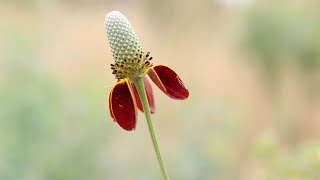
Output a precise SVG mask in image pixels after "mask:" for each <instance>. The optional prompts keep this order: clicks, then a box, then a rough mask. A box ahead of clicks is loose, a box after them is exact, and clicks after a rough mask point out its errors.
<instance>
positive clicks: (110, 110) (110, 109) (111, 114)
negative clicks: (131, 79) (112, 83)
mask: <svg viewBox="0 0 320 180" xmlns="http://www.w3.org/2000/svg"><path fill="white" fill-rule="evenodd" d="M112 90H113V89H111V91H110V93H109V112H110V116H111V117H112V119H113V120H114V121H116V120H115V119H114V115H113V113H112V108H111V94H112Z"/></svg>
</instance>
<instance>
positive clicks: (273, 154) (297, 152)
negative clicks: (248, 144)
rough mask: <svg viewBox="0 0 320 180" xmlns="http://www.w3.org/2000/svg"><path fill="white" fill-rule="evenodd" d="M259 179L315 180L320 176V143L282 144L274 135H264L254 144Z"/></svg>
mask: <svg viewBox="0 0 320 180" xmlns="http://www.w3.org/2000/svg"><path fill="white" fill-rule="evenodd" d="M254 152H255V154H256V158H257V159H258V160H259V162H260V163H259V164H260V166H261V169H262V170H261V171H262V173H261V174H264V175H262V177H261V179H293V180H307V179H308V180H316V179H319V178H320V174H319V172H320V144H317V143H303V144H300V145H298V147H290V146H284V144H283V143H282V142H280V141H279V140H278V138H277V137H275V136H274V135H271V134H268V135H264V136H262V137H260V138H258V139H257V140H256V144H255V145H254Z"/></svg>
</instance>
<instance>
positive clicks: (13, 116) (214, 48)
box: [0, 0, 320, 180]
mask: <svg viewBox="0 0 320 180" xmlns="http://www.w3.org/2000/svg"><path fill="white" fill-rule="evenodd" d="M5 2H6V3H7V4H9V5H11V6H8V7H7V9H6V7H4V8H3V9H4V10H5V11H3V12H5V13H7V14H5V15H7V16H3V17H6V19H5V20H7V21H4V23H3V24H1V25H0V28H1V32H0V38H1V42H0V48H1V49H0V57H1V61H0V64H1V66H0V75H1V76H0V179H1V180H2V179H3V180H17V179H23V180H29V179H30V180H35V179H36V180H37V179H39V180H43V179H45V180H51V179H52V180H53V179H59V180H60V179H61V180H64V179H65V180H74V179H77V180H81V179H83V180H87V179H94V180H99V179H139V180H141V179H159V177H160V176H161V175H160V172H159V169H158V166H157V163H156V159H154V158H155V156H154V154H153V149H152V147H151V141H150V139H149V136H148V131H147V129H146V127H145V126H146V125H145V123H143V122H144V119H143V115H142V114H139V118H141V119H139V124H138V126H139V130H138V128H137V131H135V132H131V133H128V132H125V131H122V130H121V129H119V128H118V126H117V125H116V123H113V122H112V120H111V118H110V117H109V114H108V108H107V95H108V91H109V89H110V87H112V85H113V83H114V82H115V81H114V77H112V75H111V73H110V74H108V73H109V72H110V69H109V68H108V64H110V61H112V59H111V55H110V54H107V56H108V55H110V58H109V57H107V56H106V53H105V52H106V51H108V50H107V49H106V46H107V45H106V42H107V39H106V36H105V32H104V29H103V18H104V15H105V13H106V12H107V11H109V10H113V9H118V10H121V11H126V14H129V15H131V16H135V15H137V16H136V17H130V18H129V19H131V18H132V19H133V20H134V21H135V27H137V29H139V34H140V32H142V33H141V34H143V33H145V34H146V35H145V36H144V38H145V39H151V40H150V42H147V43H149V44H148V46H149V45H150V46H151V48H154V49H156V50H155V54H156V53H158V59H161V58H162V59H168V61H166V63H167V62H168V63H169V61H171V60H172V61H171V62H170V64H175V66H176V67H177V68H179V73H180V72H182V73H184V76H183V79H184V80H185V83H186V86H187V87H188V88H189V90H190V94H191V95H190V98H189V99H188V100H187V101H184V102H181V103H180V102H178V101H174V102H172V103H171V102H170V104H167V103H168V102H169V101H170V100H168V99H167V98H161V97H165V96H164V95H163V94H162V95H160V94H161V92H160V91H159V90H157V88H154V89H155V93H156V99H157V107H159V108H158V109H159V113H158V112H157V113H155V115H154V117H155V119H157V120H155V124H156V123H157V124H156V126H157V132H158V133H159V143H160V146H161V147H162V150H163V153H164V158H165V159H166V163H167V166H168V171H169V174H170V176H171V177H172V179H186V180H193V179H221V180H223V179H227V180H228V179H245V180H250V179H253V180H256V179H258V180H259V179H281V180H282V179H306V180H309V179H310V180H313V179H314V180H316V179H319V178H320V177H319V173H318V172H319V171H320V168H319V167H320V165H319V164H320V158H319V156H320V155H319V153H320V152H319V151H320V146H319V142H317V141H316V142H314V141H311V142H310V141H309V139H308V138H310V139H312V138H313V139H317V138H318V137H319V133H317V131H318V129H317V126H318V123H317V122H318V119H319V118H318V117H319V114H317V113H318V111H319V110H318V109H317V108H318V107H319V98H318V99H317V98H314V97H316V96H312V99H308V98H307V95H309V94H311V93H309V92H310V91H306V90H305V89H306V87H307V86H306V84H308V83H309V85H310V86H309V87H310V89H312V90H313V91H314V94H316V95H319V91H318V89H320V88H319V87H320V86H319V83H318V82H319V81H317V79H316V78H315V80H314V81H313V80H310V79H311V78H310V77H319V76H318V73H319V66H320V62H319V58H320V23H319V22H320V20H319V17H320V16H319V11H318V10H315V9H319V8H318V7H319V6H318V7H315V8H310V9H307V10H305V11H302V9H303V8H304V7H302V8H300V9H299V8H296V9H295V8H291V7H290V6H289V5H288V6H285V7H284V6H282V7H281V6H278V4H277V2H273V3H274V4H276V5H277V6H275V5H273V6H268V7H264V5H263V4H262V5H261V4H260V5H259V3H257V4H258V5H257V6H254V5H252V6H251V5H250V4H249V3H248V4H246V5H247V6H249V7H248V8H243V9H242V8H241V6H237V5H226V4H228V3H223V2H222V1H209V0H207V1H204V2H200V3H199V2H198V1H173V2H171V1H168V0H166V1H154V0H153V1H144V0H142V1H126V0H122V1H111V0H108V1H102V0H94V1H89V0H80V1H77V0H70V1H41V0H31V1H23V0H15V1H9V0H6V1H5ZM225 2H226V1H225ZM228 2H229V3H230V4H232V2H231V1H228ZM234 2H235V1H234ZM237 2H238V1H237ZM239 4H240V1H239ZM271 4H272V3H271ZM16 5H17V7H16ZM231 6H232V7H231ZM2 7H3V6H1V8H2ZM308 10H309V11H308ZM3 12H1V13H3ZM190 12H191V13H190ZM239 15H240V16H239ZM239 17H240V18H239ZM141 18H142V19H141ZM148 18H150V19H148ZM148 20H149V21H148ZM243 20H244V21H243ZM243 26H244V27H245V28H246V30H247V31H245V32H244V34H240V36H241V37H240V38H242V37H245V39H246V43H247V44H246V45H245V48H246V49H245V54H246V55H248V54H249V55H251V54H250V53H253V54H255V55H256V56H253V57H252V56H245V57H244V58H245V59H249V60H250V61H251V62H254V63H256V62H258V63H260V67H261V69H258V70H256V69H255V67H254V68H252V66H249V68H248V66H246V65H247V64H245V65H244V64H238V63H239V61H236V58H237V57H238V55H240V54H237V53H239V52H238V51H233V50H234V49H233V46H232V45H233V44H232V43H234V42H236V43H238V41H239V39H240V38H239V37H237V36H236V35H238V34H239V33H238V32H240V33H242V31H241V30H242V29H241V28H242V27H243ZM145 27H147V28H145ZM150 31H155V32H152V33H154V34H159V36H158V37H155V36H153V37H151V36H148V34H149V35H150ZM235 34H236V35H235ZM139 37H140V36H139ZM141 37H143V36H141ZM162 39H164V40H162ZM230 39H232V40H230ZM168 41H169V43H168ZM159 42H160V43H159ZM99 43H100V44H99ZM147 43H146V44H147ZM150 46H149V47H150ZM248 49H249V50H250V51H248ZM88 52H91V53H88ZM186 52H187V53H186ZM108 53H110V52H108ZM161 56H162V57H161ZM44 57H51V58H52V57H54V58H52V59H51V58H50V59H42V58H44ZM55 57H63V58H62V59H55ZM155 57H156V55H155ZM155 59H156V58H155ZM52 60H53V61H55V63H52V62H51V61H52ZM56 60H57V61H56ZM158 62H163V61H162V60H160V61H158ZM158 62H156V61H155V63H158ZM194 62H197V63H194ZM198 62H200V64H198ZM51 64H54V65H56V66H55V67H53V68H52V69H51V67H50V65H51ZM75 64H76V65H75ZM287 66H288V67H289V66H295V67H297V69H298V71H299V73H297V74H294V73H296V72H295V71H294V73H292V72H293V71H289V73H288V74H286V75H288V76H289V77H290V78H292V77H293V78H301V79H298V80H297V81H294V83H293V85H292V84H290V83H288V84H286V86H284V88H283V91H285V92H283V93H282V94H280V93H279V96H276V98H277V101H276V102H275V103H274V101H275V99H271V98H269V96H268V95H266V94H268V93H269V89H266V88H265V87H264V85H265V84H267V83H268V82H267V81H264V80H261V79H260V77H259V75H260V74H259V73H261V71H260V70H262V71H263V72H265V73H266V74H267V75H268V76H269V77H271V78H270V79H271V80H275V81H277V80H281V76H283V74H282V71H283V70H284V69H285V68H286V67H287ZM100 67H102V68H100ZM90 68H91V69H90ZM84 69H85V70H84ZM88 69H89V70H88ZM69 70H70V72H69ZM73 70H74V71H73ZM98 71H99V72H100V73H96V74H94V73H92V72H98ZM71 73H72V75H71ZM73 73H74V74H73ZM105 74H107V76H104V75H105ZM305 75H306V77H307V78H310V79H304V77H305ZM309 75H310V76H309ZM69 76H71V77H69ZM106 77H107V78H106ZM73 78H74V79H73ZM305 80H306V81H305ZM295 82H297V83H296V84H295ZM69 83H71V84H69ZM311 84H314V86H311ZM280 85H281V84H280ZM106 86H107V87H108V88H104V87H106ZM317 88H318V89H317ZM288 89H289V90H290V92H289V91H288ZM291 90H296V91H291ZM158 95H160V96H158ZM318 97H319V96H318ZM311 100H312V101H311ZM158 105H159V106H158ZM177 107H178V108H177ZM317 118H318V119H317ZM158 127H159V128H158ZM269 128H270V129H275V132H272V133H270V134H268V135H267V136H262V137H261V134H264V132H265V131H266V129H269ZM287 136H288V137H287ZM256 137H258V138H256ZM288 139H289V140H288ZM290 143H291V144H290ZM251 148H252V149H251ZM250 150H251V151H250ZM252 177H253V178H252Z"/></svg>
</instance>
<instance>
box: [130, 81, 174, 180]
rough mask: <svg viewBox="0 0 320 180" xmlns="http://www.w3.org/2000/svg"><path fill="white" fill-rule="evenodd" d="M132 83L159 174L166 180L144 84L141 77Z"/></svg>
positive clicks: (165, 171) (166, 176) (166, 175)
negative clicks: (140, 106)
mask: <svg viewBox="0 0 320 180" xmlns="http://www.w3.org/2000/svg"><path fill="white" fill-rule="evenodd" d="M133 83H134V84H135V86H136V88H137V91H138V94H139V97H140V100H141V104H142V107H143V110H144V114H145V116H146V120H147V124H148V128H149V132H150V136H151V140H152V143H153V147H154V150H155V152H156V155H157V159H158V162H159V165H160V169H161V173H162V176H163V179H164V180H168V179H169V177H168V173H167V170H166V166H165V164H164V161H163V159H162V156H161V152H160V148H159V145H158V142H157V137H156V134H155V131H154V128H153V125H152V119H151V112H150V107H149V102H148V99H147V94H146V90H145V87H144V83H143V79H142V77H137V78H136V79H134V80H133Z"/></svg>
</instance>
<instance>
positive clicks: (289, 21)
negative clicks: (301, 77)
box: [246, 6, 320, 76]
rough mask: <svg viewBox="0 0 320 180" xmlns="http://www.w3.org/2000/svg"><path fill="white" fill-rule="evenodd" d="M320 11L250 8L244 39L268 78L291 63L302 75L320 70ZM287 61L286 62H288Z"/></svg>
mask: <svg viewBox="0 0 320 180" xmlns="http://www.w3.org/2000/svg"><path fill="white" fill-rule="evenodd" d="M319 17H320V14H319V11H316V10H314V11H313V10H310V11H309V12H306V11H305V10H299V9H296V8H290V6H285V7H284V6H276V7H272V8H271V7H268V8H262V7H259V8H253V9H251V10H250V11H249V13H248V21H247V23H248V27H247V32H246V39H247V43H248V46H249V47H250V48H252V49H253V50H254V52H255V53H256V54H257V55H258V57H259V59H260V60H261V61H262V64H261V65H262V67H263V69H265V70H266V72H268V73H269V75H270V76H272V75H273V74H278V73H279V71H281V67H283V66H286V65H288V64H290V63H292V62H291V61H293V62H294V63H295V64H297V65H298V67H300V68H301V70H302V71H304V72H314V71H318V70H319V69H320V19H319ZM288 61H289V62H288Z"/></svg>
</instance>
